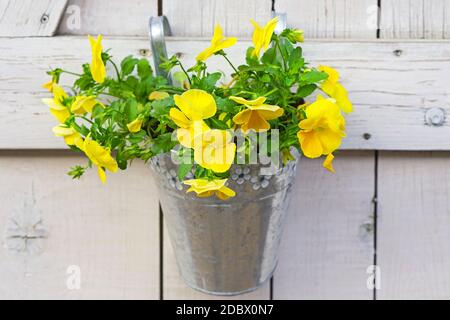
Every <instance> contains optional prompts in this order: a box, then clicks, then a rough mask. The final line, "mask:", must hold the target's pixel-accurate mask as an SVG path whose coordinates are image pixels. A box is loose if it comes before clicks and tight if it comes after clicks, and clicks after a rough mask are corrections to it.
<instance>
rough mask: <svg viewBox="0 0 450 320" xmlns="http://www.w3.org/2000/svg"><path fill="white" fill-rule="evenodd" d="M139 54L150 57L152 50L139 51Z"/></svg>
mask: <svg viewBox="0 0 450 320" xmlns="http://www.w3.org/2000/svg"><path fill="white" fill-rule="evenodd" d="M139 54H140V55H141V56H143V57H148V56H150V50H149V49H139Z"/></svg>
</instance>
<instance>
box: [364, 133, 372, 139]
mask: <svg viewBox="0 0 450 320" xmlns="http://www.w3.org/2000/svg"><path fill="white" fill-rule="evenodd" d="M363 138H364V140H370V138H372V135H371V134H370V133H364V134H363Z"/></svg>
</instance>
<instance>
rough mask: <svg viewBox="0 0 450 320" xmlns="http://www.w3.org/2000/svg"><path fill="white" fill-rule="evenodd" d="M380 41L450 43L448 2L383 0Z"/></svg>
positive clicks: (438, 0) (449, 5)
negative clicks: (407, 40)
mask: <svg viewBox="0 0 450 320" xmlns="http://www.w3.org/2000/svg"><path fill="white" fill-rule="evenodd" d="M381 8H382V10H381V21H380V26H381V37H382V38H387V39H392V38H396V39H424V38H425V39H449V38H450V23H449V20H450V2H449V1H447V0H432V1H429V0H382V1H381Z"/></svg>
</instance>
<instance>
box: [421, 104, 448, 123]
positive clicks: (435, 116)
mask: <svg viewBox="0 0 450 320" xmlns="http://www.w3.org/2000/svg"><path fill="white" fill-rule="evenodd" d="M444 122H445V112H444V110H443V109H441V108H430V109H428V110H427V111H426V112H425V123H426V124H427V125H429V126H435V127H440V126H442V125H443V124H444Z"/></svg>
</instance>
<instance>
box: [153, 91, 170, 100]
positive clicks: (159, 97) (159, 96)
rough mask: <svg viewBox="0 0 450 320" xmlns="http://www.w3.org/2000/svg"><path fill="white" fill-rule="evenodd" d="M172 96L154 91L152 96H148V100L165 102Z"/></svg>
mask: <svg viewBox="0 0 450 320" xmlns="http://www.w3.org/2000/svg"><path fill="white" fill-rule="evenodd" d="M169 96H170V95H169V94H168V93H167V92H163V91H153V92H152V93H150V95H149V96H148V100H151V101H153V100H163V99H165V98H168V97H169Z"/></svg>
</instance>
